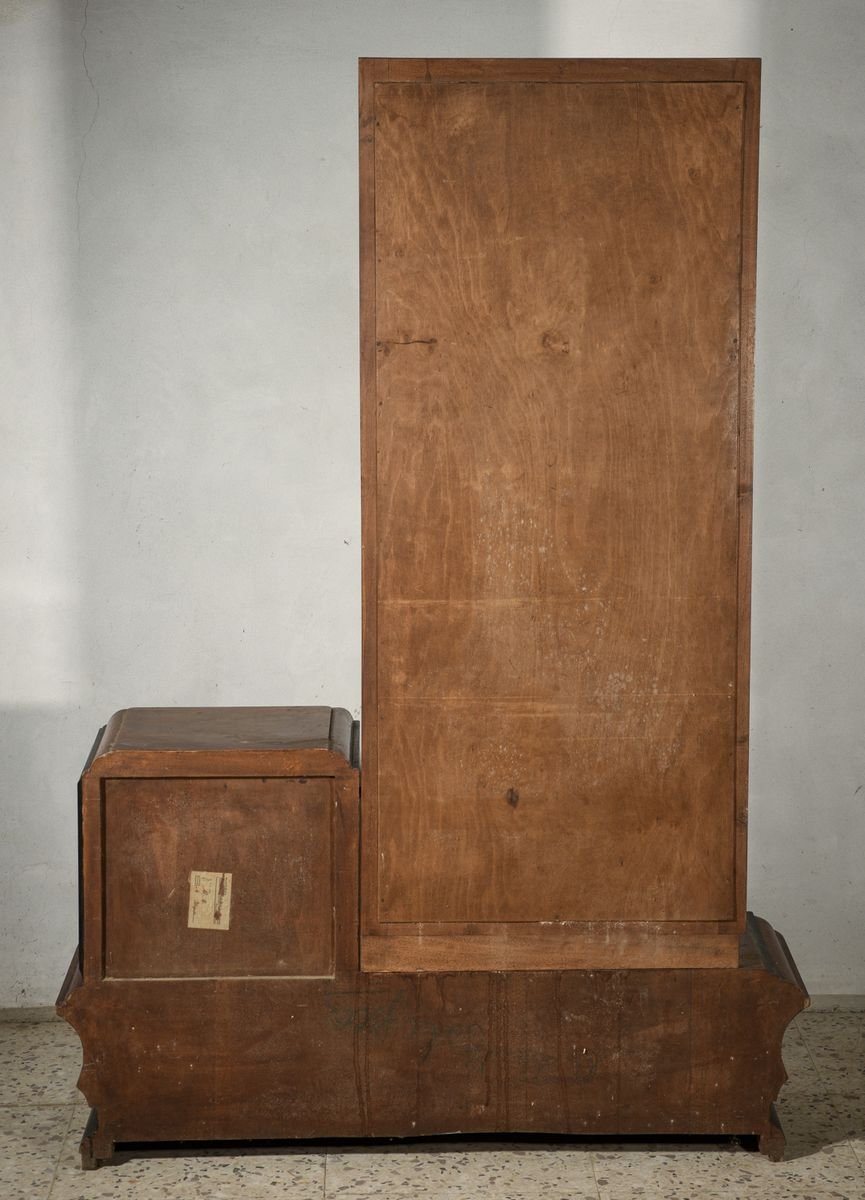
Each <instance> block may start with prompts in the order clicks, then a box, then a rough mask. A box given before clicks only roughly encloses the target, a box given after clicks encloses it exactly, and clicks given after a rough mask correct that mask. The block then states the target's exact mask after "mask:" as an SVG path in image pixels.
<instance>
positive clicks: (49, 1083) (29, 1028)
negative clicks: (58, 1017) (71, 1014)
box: [0, 1021, 84, 1105]
mask: <svg viewBox="0 0 865 1200" xmlns="http://www.w3.org/2000/svg"><path fill="white" fill-rule="evenodd" d="M80 1070H81V1043H80V1042H79V1040H78V1036H77V1034H76V1033H75V1030H74V1029H72V1028H71V1027H70V1026H69V1025H67V1024H66V1022H65V1021H43V1022H34V1023H31V1024H21V1025H18V1024H15V1023H13V1022H8V1023H7V1022H0V1105H4V1104H64V1103H66V1102H68V1101H78V1102H80V1103H82V1104H83V1103H84V1098H83V1097H82V1095H81V1093H80V1092H79V1091H78V1089H77V1087H76V1086H75V1083H76V1080H77V1079H78V1072H79V1071H80Z"/></svg>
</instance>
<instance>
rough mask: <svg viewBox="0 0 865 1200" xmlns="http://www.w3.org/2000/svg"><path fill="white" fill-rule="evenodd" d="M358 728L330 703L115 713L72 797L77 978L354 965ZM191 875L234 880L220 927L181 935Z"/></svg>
mask: <svg viewBox="0 0 865 1200" xmlns="http://www.w3.org/2000/svg"><path fill="white" fill-rule="evenodd" d="M172 714H173V715H172ZM351 724H352V722H351V718H350V716H349V714H348V713H347V712H345V710H343V709H329V708H317V709H308V708H299V709H296V710H294V709H291V708H266V709H261V708H259V709H256V708H249V709H177V710H170V709H127V710H124V711H123V712H121V713H117V714H115V716H114V717H112V719H111V721H109V722H108V724H107V726H106V727H105V729H104V730H103V732H102V734H101V736H100V738H99V739H98V740H97V743H96V746H95V747H94V750H93V752H92V753H91V756H90V758H89V759H88V763H87V766H86V767H85V770H84V772H83V774H82V777H81V783H80V788H79V806H80V829H81V891H80V896H81V918H80V935H79V936H80V955H81V964H80V965H81V970H82V975H83V978H84V981H85V982H88V983H90V982H96V981H98V980H101V979H104V978H106V977H107V978H112V977H113V978H124V977H125V978H142V977H144V978H146V977H154V976H158V977H172V976H175V977H184V978H190V977H193V978H194V977H196V976H233V975H235V976H255V975H261V974H267V975H278V976H283V975H285V976H293V975H299V976H307V975H312V976H317V975H334V974H335V975H339V974H340V973H341V972H344V971H345V970H349V969H350V970H355V969H357V966H358V943H357V934H356V920H357V917H356V907H357V896H356V889H357V861H356V859H357V830H356V822H357V797H356V793H357V787H358V784H357V779H358V772H357V770H356V769H355V768H353V767H352V766H351V736H350V731H351ZM244 746H245V747H246V748H245V749H244ZM347 804H348V808H347V809H346V805H347ZM192 870H201V871H216V872H230V873H231V874H232V876H233V886H232V909H233V919H232V921H231V923H230V927H229V929H228V930H227V931H225V930H200V929H189V928H188V925H187V906H188V901H189V890H188V889H189V872H190V871H192ZM340 906H342V909H340ZM335 931H337V932H335ZM339 931H341V932H339Z"/></svg>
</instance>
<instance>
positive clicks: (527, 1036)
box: [58, 712, 807, 1167]
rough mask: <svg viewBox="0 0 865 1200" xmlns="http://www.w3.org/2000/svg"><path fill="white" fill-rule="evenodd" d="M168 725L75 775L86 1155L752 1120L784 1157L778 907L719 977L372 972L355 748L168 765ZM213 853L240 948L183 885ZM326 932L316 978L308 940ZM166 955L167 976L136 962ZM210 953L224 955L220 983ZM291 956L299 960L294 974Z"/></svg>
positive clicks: (75, 976) (73, 1013)
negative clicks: (154, 744) (330, 957)
mask: <svg viewBox="0 0 865 1200" xmlns="http://www.w3.org/2000/svg"><path fill="white" fill-rule="evenodd" d="M222 715H223V714H220V713H219V712H214V713H213V714H212V718H213V722H214V726H217V725H218V724H219V721H220V720H221V717H222ZM284 717H285V720H286V721H287V722H288V727H289V728H291V726H292V718H291V713H290V712H286V713H284ZM200 719H201V720H202V721H204V722H205V723H207V720H208V714H207V713H206V712H204V713H202V714H201V717H200ZM166 732H167V738H166V740H167V741H168V743H169V748H167V749H164V750H156V751H153V750H151V751H143V750H141V749H140V747H135V746H134V745H131V746H129V747H127V750H128V752H132V751H135V752H138V753H141V754H142V755H144V757H145V761H146V763H149V765H147V766H146V768H145V773H144V774H143V775H142V776H141V777H140V778H133V777H131V776H129V775H123V776H120V777H116V776H114V775H113V774H112V771H113V769H114V766H115V764H116V760H115V757H114V755H112V754H110V753H105V754H97V755H96V756H95V757H92V758H91V760H90V761H89V763H88V766H87V768H86V770H85V773H84V776H83V780H82V828H81V835H82V876H81V890H82V898H83V924H82V933H83V943H82V946H81V948H80V951H79V953H78V954H77V955H76V956H75V959H74V960H73V962H72V964H71V966H70V969H69V971H68V972H67V975H66V978H65V980H64V983H63V987H62V989H61V994H60V997H59V998H58V1012H59V1014H60V1016H62V1017H63V1018H64V1019H65V1020H67V1021H69V1023H70V1024H71V1025H72V1026H73V1028H75V1030H76V1031H77V1032H78V1034H79V1035H80V1037H81V1041H82V1048H83V1066H82V1070H81V1076H80V1080H79V1085H80V1087H81V1089H82V1091H83V1092H84V1095H85V1097H86V1099H87V1100H88V1102H89V1103H90V1104H91V1105H92V1106H93V1108H94V1110H95V1111H94V1113H93V1114H92V1116H91V1119H90V1121H89V1122H88V1126H87V1130H86V1131H85V1135H84V1138H83V1141H82V1151H83V1157H84V1163H85V1165H87V1166H90V1167H94V1166H98V1165H99V1164H100V1163H103V1162H109V1161H112V1160H113V1158H114V1155H115V1146H116V1144H117V1143H121V1142H122V1143H144V1144H147V1143H150V1142H175V1141H184V1140H186V1141H189V1140H207V1141H236V1140H238V1139H252V1140H263V1139H269V1138H321V1137H329V1138H337V1137H374V1136H394V1137H418V1136H424V1135H430V1134H441V1133H451V1132H456V1131H462V1132H466V1133H496V1132H498V1133H518V1132H526V1133H583V1134H612V1133H622V1134H641V1135H642V1136H644V1137H645V1136H648V1135H651V1134H652V1133H664V1134H669V1133H679V1134H700V1133H701V1134H709V1135H711V1134H725V1133H726V1134H754V1135H756V1136H758V1137H759V1138H760V1139H761V1146H762V1148H764V1149H765V1150H766V1151H767V1152H769V1153H771V1154H774V1155H778V1154H779V1153H780V1152H781V1150H782V1148H783V1135H782V1134H781V1133H780V1130H779V1129H778V1128H777V1126H776V1125H775V1124H774V1123H773V1113H772V1103H773V1101H774V1099H775V1097H776V1096H777V1093H778V1090H779V1088H780V1086H781V1083H782V1082H783V1080H784V1069H783V1063H782V1061H781V1039H782V1036H783V1033H784V1029H785V1027H786V1026H787V1024H788V1022H789V1021H790V1020H791V1019H792V1017H793V1016H794V1015H795V1014H796V1013H797V1012H798V1011H800V1010H801V1008H802V1007H803V1006H804V1005H805V1004H806V1003H807V994H806V992H805V989H804V987H803V985H802V982H801V980H800V979H799V976H798V973H797V971H796V968H795V966H794V964H793V962H792V959H791V958H790V955H789V951H788V950H787V947H786V945H785V943H784V942H783V939H782V938H780V937H779V936H778V935H776V934H775V932H774V930H772V929H771V928H770V927H769V926H768V925H767V924H766V922H765V921H761V920H759V919H758V918H753V917H752V918H751V919H750V920H749V924H748V928H747V931H746V933H745V935H744V936H743V937H742V939H741V942H740V945H739V947H738V949H737V957H736V962H735V965H733V966H727V967H720V968H717V969H711V970H709V969H684V970H673V969H669V968H667V969H663V970H657V969H638V968H637V967H634V968H632V969H624V970H622V969H618V970H594V969H592V970H545V971H533V970H530V969H529V970H526V969H522V970H520V969H507V967H508V958H507V956H506V955H505V954H499V955H498V957H496V958H495V959H493V960H492V961H491V962H490V964H489V969H487V970H481V971H465V970H462V971H452V970H448V969H443V970H440V969H435V967H432V968H431V969H429V970H428V971H425V972H418V971H415V972H413V973H410V974H406V973H398V972H393V971H385V972H382V973H376V972H370V971H363V970H361V969H360V962H359V955H358V938H359V932H360V929H359V882H358V870H357V867H358V854H359V829H358V807H359V780H358V772H357V770H354V769H352V768H351V767H350V766H349V763H348V761H347V760H346V759H345V758H343V759H342V765H341V767H340V769H339V770H335V771H334V772H333V774H332V775H331V776H330V777H324V776H317V777H307V776H306V775H305V774H304V773H303V771H302V770H299V769H298V766H299V764H302V763H303V762H304V761H305V759H304V753H305V751H304V749H303V747H300V748H295V749H294V750H291V751H285V750H282V751H281V750H279V749H274V750H272V751H271V752H270V755H271V765H270V771H271V774H270V775H269V776H266V777H265V778H264V779H261V778H256V777H254V776H252V775H250V774H249V772H248V770H246V769H243V770H241V772H240V774H239V775H237V776H235V777H232V776H231V775H230V774H225V773H224V774H223V775H222V776H219V774H218V771H219V769H220V763H221V762H223V761H228V762H231V761H234V760H235V758H236V756H237V754H238V753H240V754H243V752H242V751H237V750H229V749H223V750H222V751H218V750H213V749H211V750H210V751H209V752H207V753H204V754H201V753H199V752H193V756H192V758H191V759H190V757H189V752H186V754H187V758H186V761H187V763H188V766H189V769H190V770H194V768H195V765H196V764H197V766H198V768H199V769H200V771H201V774H200V775H198V776H195V775H194V774H193V775H190V776H189V777H188V778H186V779H172V778H170V777H167V776H166V775H165V774H164V772H162V771H160V770H159V765H158V762H157V761H156V760H157V759H158V758H160V757H162V756H165V755H167V756H169V757H173V756H176V755H177V754H179V753H180V752H179V751H177V749H176V748H173V749H172V748H171V747H170V742H171V737H170V731H166ZM288 740H291V739H290V738H289V739H288ZM260 753H261V751H259V750H253V749H250V750H248V751H247V752H246V754H247V755H248V756H249V757H251V758H253V759H257V757H258V755H259V754H260ZM127 767H128V764H127ZM278 770H282V772H283V774H282V775H279V774H278ZM304 779H305V780H306V781H305V782H303V780H304ZM324 806H327V809H328V810H329V811H331V812H332V814H333V816H332V824H331V825H330V827H329V829H328V828H327V822H326V821H325V819H324V816H323V809H324ZM276 813H279V814H280V818H279V819H277V817H276V815H275V814H276ZM328 833H330V834H331V835H332V836H330V837H328ZM326 844H328V845H329V848H330V852H329V856H327V857H329V868H330V869H329V871H325V870H324V867H323V859H324V858H325V857H326V856H325V855H324V854H323V853H321V850H322V847H323V846H325V845H326ZM199 854H202V855H206V856H207V858H208V862H207V863H204V862H202V863H201V864H198V865H200V866H201V867H202V868H206V867H210V868H212V869H213V870H215V871H223V872H224V871H232V872H234V879H235V880H236V884H235V887H234V888H233V891H232V905H234V904H235V903H236V902H239V903H240V906H241V908H239V909H237V910H235V909H233V911H232V925H231V931H234V930H235V928H236V929H237V932H238V933H242V934H243V936H242V937H239V938H238V939H237V940H236V941H232V940H231V936H232V932H231V931H229V932H228V933H226V932H225V931H222V930H218V929H214V930H189V929H188V927H187V923H186V916H187V913H186V908H185V905H180V904H177V903H175V902H174V899H173V897H172V894H171V891H172V887H173V886H175V882H174V881H175V880H181V881H182V879H183V875H184V873H185V872H186V870H187V867H189V866H190V864H191V863H193V862H194V861H195V859H197V857H198V855H199ZM193 855H194V856H195V858H193ZM217 855H221V856H222V857H217ZM316 863H317V866H316ZM274 864H281V865H282V866H283V867H284V868H285V869H284V875H285V879H284V886H285V887H286V889H287V890H286V892H285V893H284V894H283V895H277V896H276V897H275V899H274V901H273V906H272V908H270V909H268V908H267V907H266V906H259V907H257V908H255V907H254V906H249V905H247V911H246V913H245V914H244V913H243V912H242V911H241V909H242V906H243V902H244V892H245V889H247V888H248V880H249V878H250V876H251V875H252V874H253V873H258V875H259V876H260V885H261V897H260V898H261V899H262V900H263V899H264V894H265V892H266V891H267V890H268V888H269V887H272V888H273V889H274V890H276V891H277V892H278V886H279V881H278V879H277V874H278V872H277V871H276V870H274ZM313 877H314V878H315V883H314V884H312V880H313ZM291 889H294V891H293V892H292V890H291ZM245 894H246V896H247V898H248V897H249V896H250V895H252V896H254V895H255V891H254V888H253V890H252V892H250V891H248V890H247V891H246V893H245ZM235 915H236V917H237V926H236V927H235V924H234V921H235ZM103 918H104V919H103ZM694 926H695V928H696V929H698V930H700V931H702V932H703V933H704V934H705V935H706V936H711V934H710V930H709V929H707V928H706V927H705V925H704V924H701V923H694ZM509 928H510V927H509V926H508V925H507V923H504V924H502V925H501V926H500V929H501V930H502V931H503V933H504V934H505V935H507V933H508V930H509ZM526 928H527V931H528V933H529V935H530V939H531V937H535V938H537V937H540V936H541V935H542V934H543V927H542V928H540V929H538V928H534V927H532V926H530V925H529V926H528V927H526ZM641 928H643V927H642V926H639V927H636V928H635V927H633V926H631V927H627V928H626V932H625V936H627V937H628V938H630V939H632V940H633V939H634V938H637V937H638V936H639V930H640V929H641ZM329 930H332V931H333V947H334V961H333V973H332V975H331V976H330V977H324V978H323V977H320V976H315V975H312V973H311V967H312V966H313V965H315V966H317V965H318V960H317V959H316V954H318V953H321V950H320V949H319V950H317V949H316V948H315V946H314V945H313V940H314V935H315V933H316V931H317V932H318V935H319V936H320V937H321V941H322V944H327V943H328V932H327V931H329ZM553 932H555V931H553ZM647 932H648V933H651V932H652V930H651V929H649V930H648V931H647ZM599 933H600V934H603V928H602V927H601V929H600V930H599ZM292 938H296V941H295V942H292V941H291V939H292ZM220 939H228V940H226V941H224V942H221V941H220ZM668 940H670V939H668ZM613 941H615V939H613ZM718 941H719V938H718V936H717V935H716V936H715V943H714V944H716V945H717V943H718ZM287 944H291V945H292V946H293V953H294V955H295V956H294V957H293V958H287V957H286V945H287ZM482 944H485V943H482ZM220 945H222V946H223V947H224V949H222V950H220V949H219V948H218V947H219V946H220ZM646 946H648V947H649V948H650V949H651V948H652V947H654V949H655V951H657V946H658V939H657V938H656V939H654V941H653V940H652V939H651V938H649V939H648V941H647V942H646ZM631 949H632V952H633V946H632V947H631ZM220 960H221V962H220ZM442 961H443V962H446V961H447V960H446V959H443V960H442ZM527 961H528V960H527ZM648 962H649V960H647V963H648ZM166 963H167V964H168V966H169V968H170V971H171V973H172V975H173V977H171V978H152V977H142V976H145V975H147V974H150V973H153V972H154V970H155V969H158V970H165V968H166ZM214 963H220V965H222V966H223V967H224V966H225V965H227V964H229V963H230V964H231V966H232V970H231V971H224V972H223V973H222V974H221V976H220V977H213V975H214V972H213V966H214ZM298 965H299V966H300V968H301V969H302V971H303V972H304V973H306V972H309V974H308V975H307V977H301V974H300V972H299V971H298V973H295V974H290V975H289V974H285V973H284V972H285V970H286V968H287V967H296V966H298ZM515 965H516V966H517V967H519V966H525V965H526V963H517V964H515ZM119 967H122V969H123V972H124V973H125V974H126V976H127V977H125V978H117V977H116V976H117V974H118V973H119ZM205 972H206V973H207V977H203V975H204V973H205ZM112 974H113V975H114V977H112Z"/></svg>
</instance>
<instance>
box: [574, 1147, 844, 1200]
mask: <svg viewBox="0 0 865 1200" xmlns="http://www.w3.org/2000/svg"><path fill="white" fill-rule="evenodd" d="M595 1177H596V1179H597V1183H598V1190H599V1193H600V1197H601V1200H638V1198H644V1200H733V1198H735V1200H745V1198H750V1197H753V1198H754V1200H769V1198H770V1197H771V1198H772V1200H818V1198H819V1200H829V1198H830V1197H831V1198H833V1200H865V1175H863V1173H862V1168H861V1164H860V1163H859V1161H858V1159H857V1158H856V1155H855V1154H854V1152H853V1148H852V1147H851V1146H850V1145H848V1144H839V1145H835V1146H829V1147H828V1148H826V1149H824V1150H820V1151H815V1152H814V1153H812V1154H810V1155H807V1156H804V1157H801V1158H797V1159H795V1160H793V1161H792V1162H783V1163H772V1162H769V1160H768V1159H767V1158H765V1157H764V1156H763V1155H762V1154H757V1153H756V1152H753V1151H751V1152H749V1151H746V1150H741V1149H732V1150H730V1151H724V1150H719V1151H708V1150H700V1151H695V1152H690V1151H680V1152H675V1153H670V1154H660V1153H657V1152H654V1151H649V1152H648V1153H640V1154H624V1153H616V1154H605V1153H602V1152H599V1153H597V1154H596V1155H595Z"/></svg>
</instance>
